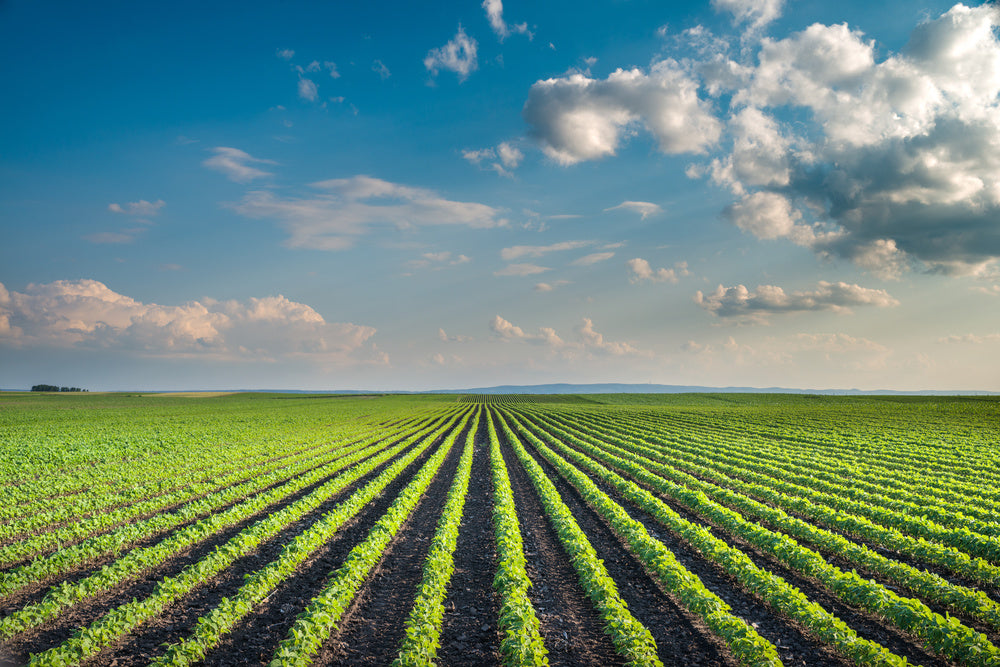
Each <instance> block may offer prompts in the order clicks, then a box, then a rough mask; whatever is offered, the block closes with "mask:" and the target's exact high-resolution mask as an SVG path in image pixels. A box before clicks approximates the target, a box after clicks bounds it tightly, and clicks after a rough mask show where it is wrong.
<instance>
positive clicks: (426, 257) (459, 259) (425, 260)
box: [407, 251, 472, 271]
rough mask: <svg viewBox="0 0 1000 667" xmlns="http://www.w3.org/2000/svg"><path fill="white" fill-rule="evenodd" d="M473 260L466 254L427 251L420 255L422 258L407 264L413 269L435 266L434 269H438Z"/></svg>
mask: <svg viewBox="0 0 1000 667" xmlns="http://www.w3.org/2000/svg"><path fill="white" fill-rule="evenodd" d="M471 261H472V258H470V257H468V256H466V255H452V254H451V253H450V252H448V251H444V252H425V253H423V254H422V255H421V256H420V259H413V260H410V261H409V262H407V266H409V267H410V268H412V269H427V268H433V269H434V270H436V271H437V270H440V269H443V268H445V267H446V266H455V265H457V264H466V263H468V262H471Z"/></svg>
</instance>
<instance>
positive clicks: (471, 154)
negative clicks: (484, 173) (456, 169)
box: [462, 141, 524, 176]
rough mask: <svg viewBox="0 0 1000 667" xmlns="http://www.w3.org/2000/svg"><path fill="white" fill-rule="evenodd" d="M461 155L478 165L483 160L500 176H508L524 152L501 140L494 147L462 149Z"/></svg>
mask: <svg viewBox="0 0 1000 667" xmlns="http://www.w3.org/2000/svg"><path fill="white" fill-rule="evenodd" d="M462 157H463V158H464V159H466V160H468V161H469V162H471V163H472V164H474V165H476V166H480V167H481V166H483V163H484V162H485V163H487V165H488V167H489V168H490V169H492V170H494V171H495V172H497V173H498V174H500V175H501V176H510V175H511V172H512V171H513V170H514V169H517V167H518V166H519V165H520V164H521V160H523V159H524V153H523V152H522V151H521V149H520V148H518V147H517V146H515V145H514V144H512V143H510V142H507V141H503V142H500V143H499V144H498V145H497V147H496V148H480V149H477V150H463V151H462Z"/></svg>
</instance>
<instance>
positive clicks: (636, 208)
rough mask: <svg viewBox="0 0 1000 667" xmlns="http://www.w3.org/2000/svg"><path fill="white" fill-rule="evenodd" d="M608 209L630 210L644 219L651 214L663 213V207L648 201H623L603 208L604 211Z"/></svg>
mask: <svg viewBox="0 0 1000 667" xmlns="http://www.w3.org/2000/svg"><path fill="white" fill-rule="evenodd" d="M608 211H632V212H633V213H638V214H639V217H640V218H642V219H643V220H645V219H646V218H648V217H649V216H651V215H659V214H660V213H663V209H662V208H660V207H659V206H657V205H656V204H653V203H651V202H648V201H628V200H626V201H623V202H622V203H621V204H618V206H612V207H610V208H606V209H604V212H605V213H607V212H608Z"/></svg>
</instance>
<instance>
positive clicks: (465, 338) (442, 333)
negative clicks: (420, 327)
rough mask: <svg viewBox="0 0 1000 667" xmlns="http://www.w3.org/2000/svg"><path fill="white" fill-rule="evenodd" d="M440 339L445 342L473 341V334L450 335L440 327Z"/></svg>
mask: <svg viewBox="0 0 1000 667" xmlns="http://www.w3.org/2000/svg"><path fill="white" fill-rule="evenodd" d="M438 340H440V341H442V342H445V343H469V342H472V340H473V338H472V336H461V335H458V336H449V335H448V334H447V333H445V330H444V329H438Z"/></svg>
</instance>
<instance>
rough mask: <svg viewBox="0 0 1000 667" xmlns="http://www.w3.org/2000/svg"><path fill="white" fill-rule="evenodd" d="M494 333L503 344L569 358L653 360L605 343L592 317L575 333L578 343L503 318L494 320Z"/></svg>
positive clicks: (629, 348) (550, 330) (620, 344)
mask: <svg viewBox="0 0 1000 667" xmlns="http://www.w3.org/2000/svg"><path fill="white" fill-rule="evenodd" d="M490 329H491V330H492V331H493V333H494V334H496V336H497V337H499V338H501V339H502V340H507V341H523V342H527V343H532V344H535V345H541V346H543V347H547V348H550V349H552V350H555V351H558V352H559V353H560V354H562V355H563V356H566V357H567V358H573V357H577V356H579V355H580V354H581V353H584V354H591V355H592V354H599V355H612V356H622V355H637V356H645V357H648V356H651V355H650V353H648V352H645V351H643V350H639V349H638V348H636V347H634V346H632V345H631V344H630V343H626V342H615V341H609V340H607V339H605V337H604V335H603V334H601V333H598V332H597V331H594V323H593V321H592V320H591V319H590V318H589V317H584V318H582V321H581V323H580V325H579V326H578V327H576V330H575V333H576V336H577V338H576V340H575V341H566V340H564V339H563V338H561V337H560V336H559V334H558V333H557V332H556V330H555V329H553V328H552V327H539V328H538V333H534V334H533V333H528V332H526V331H525V330H524V329H522V328H521V327H519V326H516V325H514V324H512V323H511V322H509V321H508V320H505V319H504V318H502V317H501V316H499V315H497V316H496V317H494V318H493V321H492V322H491V323H490Z"/></svg>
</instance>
